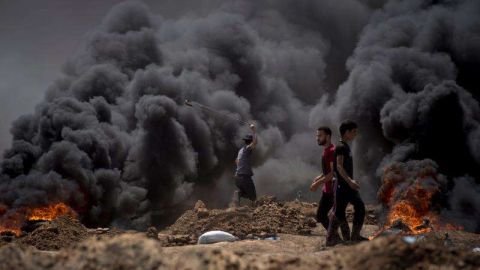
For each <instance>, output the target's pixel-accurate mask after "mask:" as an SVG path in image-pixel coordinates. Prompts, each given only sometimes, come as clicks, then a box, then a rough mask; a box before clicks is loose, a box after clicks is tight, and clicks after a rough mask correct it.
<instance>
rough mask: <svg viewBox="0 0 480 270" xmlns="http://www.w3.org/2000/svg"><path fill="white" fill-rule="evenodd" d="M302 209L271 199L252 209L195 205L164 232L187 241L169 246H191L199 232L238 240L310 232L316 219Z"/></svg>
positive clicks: (268, 198) (306, 233)
mask: <svg viewBox="0 0 480 270" xmlns="http://www.w3.org/2000/svg"><path fill="white" fill-rule="evenodd" d="M301 208H302V207H301V206H292V205H286V204H284V203H281V202H278V201H276V200H275V199H274V198H272V197H263V198H260V199H259V201H257V202H256V205H255V206H254V207H249V206H243V207H237V208H228V209H212V210H208V209H206V208H205V207H204V204H203V203H200V202H199V203H197V204H196V207H195V208H194V210H188V211H186V212H185V213H184V214H183V215H182V216H181V217H180V218H179V219H178V220H177V221H176V222H175V223H174V224H173V225H171V226H170V227H169V228H168V229H167V231H168V232H170V233H172V234H174V235H182V236H183V238H188V240H185V241H181V242H183V243H178V241H176V242H175V241H174V242H175V243H172V244H188V243H194V242H195V241H196V239H197V238H198V236H200V235H201V234H202V233H204V232H207V231H212V230H222V231H226V232H229V233H231V234H233V235H235V236H237V237H239V238H240V239H246V238H254V237H268V236H271V235H275V234H277V233H288V234H303V235H308V234H310V233H311V228H312V227H315V226H316V222H315V219H314V218H313V217H311V216H307V215H306V214H305V211H302V209H301Z"/></svg>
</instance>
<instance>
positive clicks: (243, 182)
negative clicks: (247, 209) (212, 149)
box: [234, 124, 257, 205]
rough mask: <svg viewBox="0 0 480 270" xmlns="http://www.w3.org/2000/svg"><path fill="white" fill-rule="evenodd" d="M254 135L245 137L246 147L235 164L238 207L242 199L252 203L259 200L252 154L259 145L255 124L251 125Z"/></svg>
mask: <svg viewBox="0 0 480 270" xmlns="http://www.w3.org/2000/svg"><path fill="white" fill-rule="evenodd" d="M250 129H251V130H252V134H251V135H250V134H248V135H246V136H244V137H243V138H242V139H243V141H244V142H245V145H244V146H243V147H242V148H241V149H240V150H239V151H238V155H237V159H236V160H235V164H236V165H237V169H236V170H235V185H236V186H237V188H238V190H237V191H235V196H234V200H235V203H236V204H237V205H238V204H240V198H242V197H243V198H247V199H249V200H251V201H252V202H255V200H256V199H257V192H256V190H255V184H254V183H253V180H252V176H253V172H252V164H251V159H252V152H253V149H255V146H256V145H257V133H256V127H255V125H254V124H250Z"/></svg>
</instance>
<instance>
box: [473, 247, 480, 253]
mask: <svg viewBox="0 0 480 270" xmlns="http://www.w3.org/2000/svg"><path fill="white" fill-rule="evenodd" d="M472 251H473V252H480V247H476V248H474V249H473V250H472Z"/></svg>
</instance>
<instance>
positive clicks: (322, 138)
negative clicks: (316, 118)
mask: <svg viewBox="0 0 480 270" xmlns="http://www.w3.org/2000/svg"><path fill="white" fill-rule="evenodd" d="M331 137H332V130H330V128H329V127H319V128H317V143H318V145H326V144H329V143H330V141H331Z"/></svg>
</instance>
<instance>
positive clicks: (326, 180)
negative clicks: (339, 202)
mask: <svg viewBox="0 0 480 270" xmlns="http://www.w3.org/2000/svg"><path fill="white" fill-rule="evenodd" d="M316 138H317V143H318V145H321V146H324V148H323V154H322V174H320V175H319V176H317V177H315V179H313V182H312V185H311V186H310V190H311V191H316V190H317V189H318V187H320V186H321V185H322V184H323V189H322V198H321V199H320V202H319V203H318V209H317V221H318V222H320V223H321V224H322V225H323V227H324V228H325V230H328V225H329V218H328V212H329V211H330V209H332V207H333V202H334V200H333V198H334V194H333V162H334V151H335V145H333V144H332V131H331V130H330V128H328V127H319V128H318V129H317V134H316Z"/></svg>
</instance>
